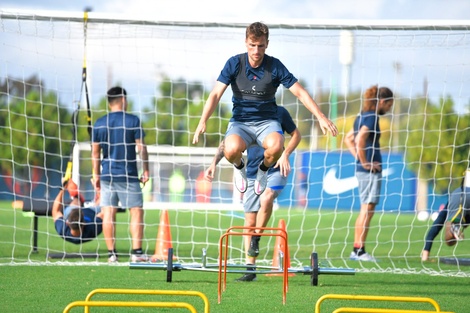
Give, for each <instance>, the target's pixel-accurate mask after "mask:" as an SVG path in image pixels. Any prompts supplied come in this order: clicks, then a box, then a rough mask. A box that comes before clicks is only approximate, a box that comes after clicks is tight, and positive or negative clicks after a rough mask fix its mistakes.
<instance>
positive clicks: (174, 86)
mask: <svg viewBox="0 0 470 313" xmlns="http://www.w3.org/2000/svg"><path fill="white" fill-rule="evenodd" d="M158 88H159V93H160V96H159V97H157V98H154V100H153V104H152V107H150V108H146V109H145V110H144V114H143V116H145V118H144V120H143V126H144V128H145V132H146V143H147V144H157V145H172V146H191V144H192V135H193V132H194V130H195V129H196V127H197V124H198V123H199V119H200V116H201V114H202V108H203V106H204V99H205V98H207V94H206V93H205V92H204V86H203V85H202V83H199V82H188V81H185V80H183V79H178V80H175V81H172V80H170V79H169V78H167V79H166V80H165V81H164V82H163V83H162V84H161V85H160V86H158ZM228 120H229V110H228V109H227V107H226V105H224V104H222V103H221V104H219V105H218V107H217V109H216V111H215V112H214V114H213V115H212V116H211V118H210V120H209V122H208V123H207V130H206V133H205V135H204V141H205V142H204V143H203V145H204V146H207V147H217V146H218V145H219V143H220V140H221V136H222V135H223V133H224V132H225V130H226V129H227V125H228Z"/></svg>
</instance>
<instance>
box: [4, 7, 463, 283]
mask: <svg viewBox="0 0 470 313" xmlns="http://www.w3.org/2000/svg"><path fill="white" fill-rule="evenodd" d="M251 22H253V21H246V20H243V19H237V20H223V21H221V20H216V19H214V20H204V21H198V20H193V21H174V20H149V19H148V18H144V19H142V18H141V17H139V16H133V17H129V16H119V15H109V14H100V13H95V12H89V13H87V14H84V13H83V12H57V11H35V12H32V11H21V10H16V11H14V10H3V9H0V44H1V46H2V58H1V59H0V113H1V114H0V145H1V149H0V160H1V162H0V178H1V180H0V200H2V202H0V203H1V205H0V234H2V235H0V238H2V244H1V245H0V265H11V264H49V263H53V264H56V263H58V264H62V261H64V260H61V262H56V261H54V260H50V259H48V258H47V255H48V253H50V252H53V253H79V254H80V253H82V254H86V253H89V252H93V253H95V254H96V255H97V256H96V257H95V258H93V259H92V260H83V259H82V260H79V262H75V261H74V260H68V261H66V262H70V263H74V264H90V263H92V264H102V263H104V262H106V258H105V257H103V255H105V254H106V246H105V244H104V241H103V238H102V236H101V237H99V238H98V239H96V240H94V241H92V242H90V243H87V244H84V245H81V246H77V247H70V245H67V244H65V243H64V242H63V240H61V238H59V237H58V236H57V234H56V232H55V229H54V225H53V222H52V220H51V218H50V216H47V215H34V214H32V213H31V212H24V211H21V210H14V211H13V214H12V206H11V202H12V201H15V200H20V199H32V198H35V199H36V198H40V199H47V200H51V199H53V198H54V196H55V195H56V194H57V191H58V186H59V185H60V178H61V176H62V174H63V172H64V167H65V162H66V160H67V156H68V155H69V144H70V141H71V137H72V136H71V134H70V129H71V126H72V125H71V122H70V116H69V115H71V112H72V111H73V110H75V109H76V108H77V107H78V108H79V110H80V114H79V120H78V125H77V129H78V131H77V134H78V141H79V145H78V147H79V151H80V153H79V154H78V157H77V158H78V159H79V161H77V162H74V163H75V165H74V166H75V172H74V173H75V175H78V174H79V175H80V177H81V179H80V181H81V185H80V189H81V191H82V192H83V193H84V194H86V195H87V197H88V198H91V197H92V194H93V190H92V188H91V185H90V184H89V178H90V177H91V156H90V154H89V151H90V144H89V137H88V136H87V135H86V128H87V125H86V124H87V122H86V120H85V119H84V117H85V116H86V115H87V112H86V111H87V109H88V108H87V106H88V105H90V112H91V120H92V121H95V120H96V119H97V118H98V117H100V116H102V115H104V114H105V113H106V112H107V105H106V101H105V97H104V96H105V94H106V91H107V90H108V88H110V87H112V86H114V85H122V86H123V87H124V88H125V89H126V90H127V92H128V99H129V103H130V107H129V111H130V113H133V114H135V115H137V116H138V117H139V118H140V120H141V122H142V125H143V128H144V131H145V133H146V137H145V138H146V143H147V145H148V147H149V154H150V161H151V176H152V181H151V182H150V183H149V184H148V185H147V186H145V187H144V199H145V212H146V217H145V239H144V248H145V250H146V252H147V253H148V254H152V253H153V250H154V247H155V240H156V238H155V237H156V235H157V232H158V229H159V216H160V215H159V214H160V212H161V211H163V210H168V211H169V215H170V221H171V232H172V238H173V242H172V244H173V247H174V249H175V250H174V251H175V255H177V256H178V258H179V259H180V260H181V261H182V262H196V261H198V260H199V258H200V256H201V250H202V249H206V251H208V256H209V258H212V259H213V260H215V259H216V258H217V254H218V239H219V238H220V236H221V235H222V234H223V233H224V232H225V230H226V229H227V228H228V227H230V226H234V225H243V222H244V216H243V210H242V208H241V206H240V203H239V200H240V199H239V198H238V196H237V194H236V193H234V191H233V190H234V188H233V183H232V175H233V170H232V167H231V165H230V164H229V163H228V162H227V161H225V160H223V161H222V162H221V164H220V165H219V167H218V174H217V176H216V178H215V179H214V181H213V182H212V185H211V186H210V188H208V187H207V186H206V185H204V184H201V185H200V186H199V187H200V189H198V188H199V187H197V186H196V185H197V183H198V182H201V181H200V176H199V175H200V174H201V172H203V171H204V170H205V169H206V168H207V166H208V165H209V164H210V162H211V160H212V158H213V156H214V153H215V151H216V147H217V145H218V143H219V142H220V140H222V139H223V136H224V134H225V131H226V126H227V123H228V120H229V118H230V116H231V96H232V94H231V92H230V90H227V92H226V93H225V95H224V97H223V98H222V101H221V103H220V104H219V106H218V107H217V110H216V112H214V114H213V116H212V117H211V119H209V121H208V123H207V126H208V129H207V132H206V133H205V134H204V136H202V137H203V138H201V140H200V143H199V144H198V145H192V143H191V141H192V136H193V135H194V131H195V129H196V125H197V122H198V121H199V118H200V115H201V113H202V109H203V106H204V100H205V99H206V98H207V96H208V94H209V92H210V90H211V89H212V87H213V85H214V82H215V81H216V80H217V77H218V75H219V73H220V71H221V69H222V68H223V66H224V64H225V62H226V61H227V60H228V58H229V57H231V56H233V55H236V54H238V53H242V52H245V50H246V47H245V45H244V40H245V27H246V26H247V25H248V24H249V23H251ZM264 22H265V23H266V24H267V25H268V26H269V27H270V42H269V48H268V49H267V50H266V53H267V54H268V55H272V56H274V57H276V58H278V59H280V60H281V61H282V63H283V64H284V65H285V66H286V67H287V68H288V69H289V70H290V71H291V72H292V73H293V74H294V76H295V77H296V78H298V79H299V81H300V82H301V83H302V84H303V85H304V86H305V88H306V89H307V91H308V92H309V93H310V94H311V95H312V96H313V98H314V99H315V100H316V101H317V103H318V104H319V107H320V109H321V110H322V112H324V113H325V114H326V115H327V116H328V117H329V118H330V119H331V120H333V122H334V123H335V124H336V125H337V127H338V129H339V135H338V136H337V137H331V136H329V135H326V136H324V135H323V134H321V131H319V128H318V125H317V124H318V123H317V121H316V120H315V119H313V118H312V115H311V114H308V112H307V111H306V109H305V108H304V107H303V105H302V104H301V103H300V102H299V101H298V100H297V99H296V98H295V97H294V96H293V95H292V94H291V93H290V92H289V91H288V90H287V89H285V88H283V87H282V86H281V87H280V88H279V90H278V93H277V95H276V99H277V102H278V104H279V105H283V106H284V107H286V108H287V109H288V110H289V112H290V114H291V115H292V117H293V119H294V121H295V122H296V124H297V126H298V128H299V130H300V132H301V134H302V141H301V143H300V145H299V147H298V148H297V150H296V151H295V152H294V153H293V154H292V156H291V164H292V169H293V170H292V173H291V174H290V176H289V179H288V184H287V186H286V188H285V189H284V190H283V192H282V193H281V195H280V196H279V198H278V199H277V200H278V201H277V206H278V209H277V210H276V211H274V213H273V215H272V217H271V220H270V223H269V225H268V226H270V227H277V225H278V222H279V221H280V220H284V221H285V222H286V228H287V232H288V234H289V249H290V258H291V260H290V261H291V263H292V265H305V264H306V263H308V262H309V261H308V258H309V257H310V255H311V253H312V252H313V251H315V252H317V253H318V256H319V258H320V260H322V262H324V263H325V264H328V266H336V267H343V268H344V267H353V268H355V269H357V270H358V271H378V272H394V273H419V274H433V275H453V276H461V277H462V276H463V277H468V276H470V268H469V267H464V266H455V265H449V264H447V263H446V262H444V260H449V259H452V260H468V251H469V249H470V240H469V239H464V240H462V241H460V242H459V243H458V244H457V245H456V246H453V247H449V246H447V245H446V244H445V240H444V237H443V231H441V232H440V233H439V234H438V235H437V236H436V237H435V239H434V244H433V247H432V250H431V258H432V260H434V261H435V262H424V261H421V257H420V254H421V251H422V249H423V246H424V243H425V240H426V239H425V238H426V234H427V232H428V230H429V229H430V227H431V225H432V220H431V219H430V218H425V219H424V220H421V217H422V216H426V214H421V215H420V219H418V218H417V216H418V215H417V212H418V211H419V212H424V211H425V212H427V213H428V216H431V215H432V213H436V212H438V210H439V207H440V206H441V205H442V204H444V203H445V202H446V199H447V196H448V194H449V193H450V192H451V191H452V190H453V189H455V188H456V187H457V186H458V185H459V183H460V181H461V179H462V175H463V172H464V170H465V169H466V168H468V166H469V164H468V162H469V150H470V136H469V135H468V134H469V133H470V88H468V86H469V83H470V82H469V77H470V76H469V74H468V73H470V59H469V57H468V55H469V53H468V51H470V22H469V21H468V20H413V21H409V20H403V21H397V20H381V21H377V20H305V19H302V20H281V19H279V20H269V21H264ZM84 68H86V70H87V74H88V75H87V78H86V82H87V83H88V87H89V90H88V94H87V96H88V97H89V103H87V99H85V95H84V93H83V90H82V89H81V88H80V87H81V84H82V78H83V77H82V71H83V69H84ZM376 84H377V85H380V86H386V87H389V88H390V89H391V90H392V91H393V92H394V107H393V109H392V111H391V112H390V114H387V115H384V116H382V117H381V124H380V127H381V130H382V136H381V149H382V154H383V160H384V164H383V165H384V169H385V171H384V181H383V186H382V191H381V199H380V202H379V204H378V206H377V208H376V211H375V216H374V218H373V220H372V223H371V227H370V229H369V234H368V238H367V242H366V247H367V251H368V252H369V253H371V254H373V255H374V257H375V258H376V259H377V260H378V261H377V262H370V263H368V264H365V262H362V263H358V262H355V261H351V260H349V254H350V252H351V250H352V244H353V243H352V241H353V237H354V223H355V218H356V216H357V213H358V210H359V206H360V204H359V198H358V195H357V188H356V187H357V182H356V181H355V180H354V159H353V157H352V156H351V154H350V153H349V151H348V149H347V148H346V146H345V145H344V144H343V139H344V135H345V134H346V133H347V132H348V131H349V129H350V128H351V127H352V124H353V120H354V118H355V116H356V115H357V114H358V113H359V112H360V110H361V107H362V100H363V94H364V91H365V90H366V89H367V88H369V87H370V86H372V85H376ZM287 138H288V136H286V139H287ZM78 166H80V170H78V169H77V168H78ZM77 171H78V172H79V173H78V172H77ZM173 174H175V176H173ZM172 177H173V178H174V180H173V179H172ZM170 186H173V187H171V188H170ZM178 187H179V188H178ZM145 188H146V189H145ZM170 189H171V190H170ZM128 224H129V218H128V214H119V217H118V225H117V230H118V234H117V246H118V248H119V249H121V251H127V250H128V247H129V244H130V235H129V232H128ZM3 234H5V235H3ZM33 234H35V235H33ZM37 235H39V238H37ZM469 236H470V235H469ZM469 236H467V237H469ZM33 238H34V239H33ZM37 239H38V241H37ZM35 240H36V241H37V242H34V248H35V249H32V248H31V246H32V242H33V241H35ZM274 241H275V239H274V238H263V239H262V241H261V251H260V252H261V253H260V257H259V261H260V262H262V263H271V262H272V260H273V247H274V244H275V243H274ZM126 249H127V250H126ZM32 252H34V253H32ZM36 252H38V253H36ZM230 253H231V255H230V260H231V261H234V262H240V263H243V262H244V252H243V247H242V243H241V239H240V240H238V239H234V240H233V242H231V252H230Z"/></svg>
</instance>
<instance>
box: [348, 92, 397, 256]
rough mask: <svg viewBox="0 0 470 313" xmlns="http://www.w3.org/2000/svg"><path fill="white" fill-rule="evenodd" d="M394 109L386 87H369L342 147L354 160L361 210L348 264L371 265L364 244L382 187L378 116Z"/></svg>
mask: <svg viewBox="0 0 470 313" xmlns="http://www.w3.org/2000/svg"><path fill="white" fill-rule="evenodd" d="M392 105H393V92H392V91H391V90H390V89H389V88H387V87H380V88H379V87H378V86H372V87H370V88H369V89H367V90H366V91H365V93H364V100H363V107H362V111H361V113H359V114H358V116H357V117H356V119H355V121H354V126H353V129H351V130H350V131H349V132H348V133H347V134H346V136H345V137H344V143H345V144H346V146H347V147H348V149H349V151H350V152H351V154H352V155H353V156H354V158H355V159H356V178H357V180H358V183H359V187H358V188H359V196H360V199H361V210H360V212H359V216H358V217H357V219H356V224H355V230H354V247H353V251H352V252H351V255H350V259H351V260H359V261H374V260H375V259H374V258H373V257H372V256H371V255H370V254H369V253H367V252H366V249H365V242H366V239H367V234H368V232H369V226H370V222H371V220H372V217H373V216H374V211H375V206H376V205H377V203H378V202H379V199H380V188H381V185H382V155H381V153H380V126H379V116H380V115H384V114H385V113H387V112H388V111H390V109H391V108H392Z"/></svg>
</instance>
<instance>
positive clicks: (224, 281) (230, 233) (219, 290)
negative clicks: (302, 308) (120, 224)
mask: <svg viewBox="0 0 470 313" xmlns="http://www.w3.org/2000/svg"><path fill="white" fill-rule="evenodd" d="M255 229H259V230H263V231H265V230H268V231H269V230H270V231H278V233H264V232H263V233H257V234H256V235H257V236H271V237H272V236H275V237H281V238H282V239H283V240H284V243H285V244H284V251H281V252H282V253H283V254H284V256H286V255H288V254H287V251H288V241H287V232H286V230H285V229H282V228H278V227H250V226H232V227H229V228H228V229H227V231H226V232H225V234H223V235H222V236H221V237H220V239H219V251H220V252H219V276H218V285H217V294H218V303H220V302H221V301H222V284H223V291H225V290H226V289H227V267H228V266H227V256H228V237H229V236H253V235H254V233H253V232H237V231H234V230H255ZM224 239H225V249H224V253H223V254H222V246H223V244H224ZM222 256H224V258H222ZM282 259H283V260H282V261H283V262H279V265H281V264H283V265H282V273H283V284H282V286H283V288H282V304H286V298H287V296H286V294H287V289H288V283H289V275H288V271H289V269H288V259H287V258H285V257H284V258H282ZM222 261H223V265H222ZM222 269H223V270H222ZM222 271H223V273H224V275H223V279H222Z"/></svg>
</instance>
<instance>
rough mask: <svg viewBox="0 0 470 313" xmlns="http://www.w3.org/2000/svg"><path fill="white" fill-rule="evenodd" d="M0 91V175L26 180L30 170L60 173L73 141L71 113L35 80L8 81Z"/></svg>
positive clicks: (1, 85) (54, 95)
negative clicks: (49, 170)
mask: <svg viewBox="0 0 470 313" xmlns="http://www.w3.org/2000/svg"><path fill="white" fill-rule="evenodd" d="M0 90H2V96H1V97H0V110H1V111H2V114H1V119H0V129H1V132H0V143H1V145H2V148H1V149H0V158H1V159H2V160H3V162H1V163H0V169H1V170H2V172H3V173H5V172H6V173H9V174H10V176H13V173H14V176H15V177H17V178H21V179H26V180H27V179H31V175H32V170H33V169H47V168H54V169H56V170H61V169H60V168H57V164H61V160H62V156H63V155H68V153H69V147H70V140H71V137H72V132H71V122H70V121H71V118H70V117H71V114H70V112H69V111H68V110H67V109H65V108H63V107H61V105H60V104H59V101H58V97H57V95H56V94H55V93H54V92H53V91H48V90H47V89H46V88H45V86H44V85H43V83H42V82H41V81H40V80H39V79H38V78H37V77H35V76H32V77H30V78H28V79H27V80H25V81H21V80H15V79H13V78H10V77H7V78H6V79H5V81H3V82H1V83H0Z"/></svg>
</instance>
